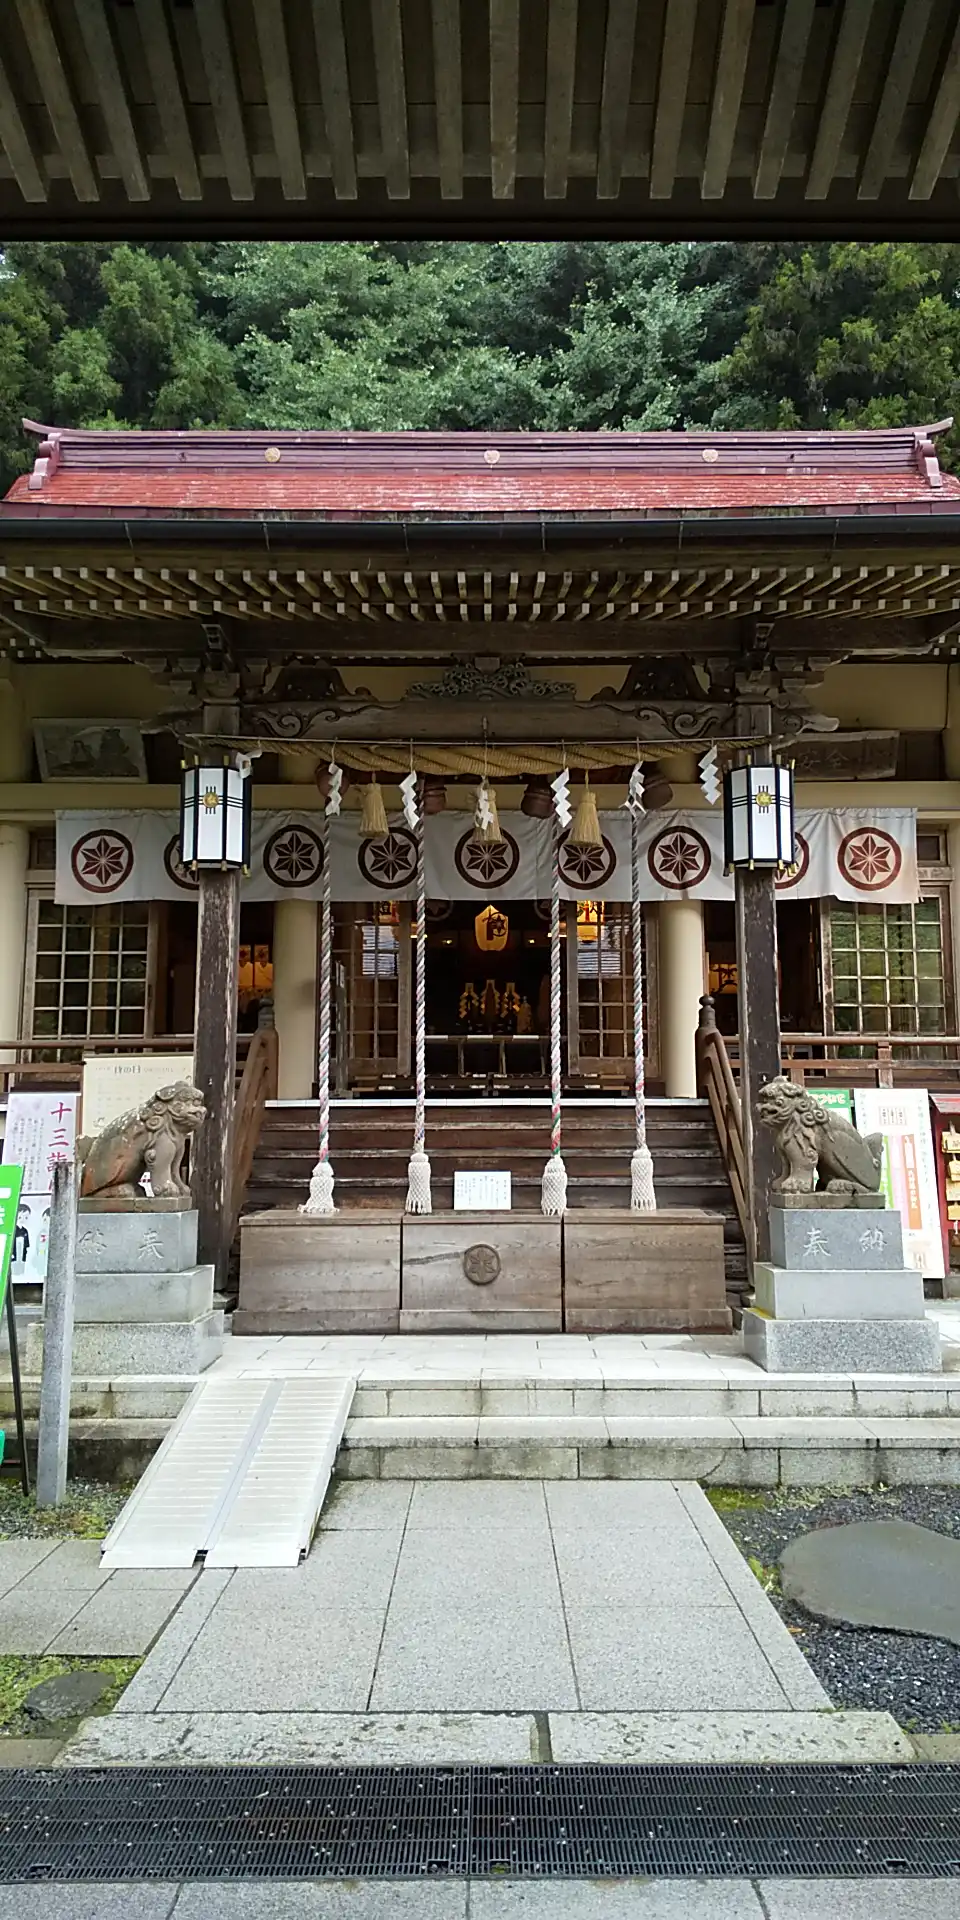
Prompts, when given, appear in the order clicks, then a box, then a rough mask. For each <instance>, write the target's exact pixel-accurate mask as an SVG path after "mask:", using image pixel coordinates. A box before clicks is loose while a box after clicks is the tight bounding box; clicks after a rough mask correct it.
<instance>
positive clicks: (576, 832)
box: [568, 773, 603, 847]
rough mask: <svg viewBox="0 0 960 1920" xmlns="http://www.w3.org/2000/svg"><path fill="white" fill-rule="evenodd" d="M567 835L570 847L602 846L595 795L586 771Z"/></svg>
mask: <svg viewBox="0 0 960 1920" xmlns="http://www.w3.org/2000/svg"><path fill="white" fill-rule="evenodd" d="M568 837H569V840H570V845H571V846H572V847H602V846H603V835H602V833H601V832H600V819H599V815H598V813H597V800H596V795H595V793H594V791H593V788H592V787H591V785H590V775H589V774H588V773H585V774H584V776H583V798H582V799H581V801H580V805H579V806H578V808H577V811H576V813H575V814H574V816H573V825H572V827H571V828H570V833H569V836H568Z"/></svg>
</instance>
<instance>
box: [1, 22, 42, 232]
mask: <svg viewBox="0 0 960 1920" xmlns="http://www.w3.org/2000/svg"><path fill="white" fill-rule="evenodd" d="M21 104H22V103H21V102H20V101H19V100H18V99H17V96H16V93H15V92H14V86H13V81H12V80H11V78H10V75H9V73H8V72H7V69H6V67H5V66H4V64H3V59H2V56H0V146H2V147H3V150H4V153H5V154H6V156H7V159H8V160H9V162H10V166H11V169H12V171H13V177H14V179H15V180H16V183H17V186H18V187H19V188H20V192H21V193H22V194H23V197H24V199H25V200H28V201H29V202H30V203H31V205H35V204H36V203H37V202H39V201H43V200H46V198H47V193H48V187H47V180H46V176H45V174H44V171H43V164H42V162H41V159H40V154H39V152H38V150H37V148H36V147H35V146H34V143H33V141H32V140H31V138H30V135H29V133H28V132H27V126H26V121H25V120H24V117H23V113H22V111H21Z"/></svg>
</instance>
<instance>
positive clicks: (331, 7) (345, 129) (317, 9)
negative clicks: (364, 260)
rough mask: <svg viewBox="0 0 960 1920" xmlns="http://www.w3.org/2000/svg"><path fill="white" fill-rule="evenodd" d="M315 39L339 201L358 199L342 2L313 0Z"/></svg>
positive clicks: (336, 192)
mask: <svg viewBox="0 0 960 1920" xmlns="http://www.w3.org/2000/svg"><path fill="white" fill-rule="evenodd" d="M313 37H314V40H315V41H316V46H317V66H318V68H319V70H320V99H321V102H322V104H323V118H324V121H325V123H326V129H327V147H328V150H329V154H330V175H331V178H332V180H333V191H334V193H335V194H336V196H337V199H338V200H355V199H356V197H357V152H356V145H355V142H354V134H353V107H352V105H351V102H350V71H349V68H348V66H347V43H346V40H345V38H344V33H343V9H342V6H341V0H313Z"/></svg>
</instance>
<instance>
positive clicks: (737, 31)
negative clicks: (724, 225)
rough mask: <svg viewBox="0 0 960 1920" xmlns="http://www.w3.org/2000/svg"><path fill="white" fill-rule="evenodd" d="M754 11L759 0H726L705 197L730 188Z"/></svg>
mask: <svg viewBox="0 0 960 1920" xmlns="http://www.w3.org/2000/svg"><path fill="white" fill-rule="evenodd" d="M755 12H756V0H725V5H724V9H723V25H722V27H721V29H720V46H719V50H718V53H717V71H716V79H715V80H714V86H713V100H712V101H711V104H710V127H709V131H708V134H707V151H706V157H705V159H704V163H703V177H702V179H701V182H700V192H701V193H702V195H703V198H704V199H705V200H722V199H723V196H724V194H725V192H726V190H727V178H728V175H729V172H730V161H731V159H732V157H733V143H734V139H735V137H736V131H737V121H738V119H739V117H740V102H741V100H742V98H743V82H744V78H745V76H746V71H747V57H748V55H749V52H750V37H751V34H752V32H753V22H754V17H755Z"/></svg>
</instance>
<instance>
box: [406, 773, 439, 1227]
mask: <svg viewBox="0 0 960 1920" xmlns="http://www.w3.org/2000/svg"><path fill="white" fill-rule="evenodd" d="M416 836H417V945H416V956H415V957H416V984H415V990H414V1072H415V1074H416V1112H415V1115H414V1122H413V1152H412V1154H411V1156H410V1162H409V1165H408V1168H407V1205H406V1211H407V1212H408V1213H431V1212H432V1210H433V1204H432V1201H431V1198H430V1161H429V1159H428V1157H427V1148H426V1138H427V881H426V867H425V864H424V853H423V804H422V801H421V804H420V810H419V818H418V821H417V828H416Z"/></svg>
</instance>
